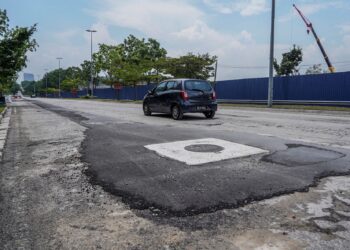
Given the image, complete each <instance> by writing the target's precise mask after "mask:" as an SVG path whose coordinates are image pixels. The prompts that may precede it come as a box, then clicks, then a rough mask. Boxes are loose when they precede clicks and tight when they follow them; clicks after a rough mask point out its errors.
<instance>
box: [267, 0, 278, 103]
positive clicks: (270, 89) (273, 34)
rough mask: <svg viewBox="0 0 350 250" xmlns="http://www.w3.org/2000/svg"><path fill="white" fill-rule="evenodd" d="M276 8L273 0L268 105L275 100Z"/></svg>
mask: <svg viewBox="0 0 350 250" xmlns="http://www.w3.org/2000/svg"><path fill="white" fill-rule="evenodd" d="M275 9H276V2H275V0H272V9H271V38H270V67H269V91H268V101H267V106H268V107H269V108H271V107H272V100H273V58H274V47H275Z"/></svg>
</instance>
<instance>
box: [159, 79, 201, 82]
mask: <svg viewBox="0 0 350 250" xmlns="http://www.w3.org/2000/svg"><path fill="white" fill-rule="evenodd" d="M188 80H196V81H206V82H207V80H202V79H194V78H169V79H166V80H163V81H162V82H165V81H182V82H183V81H188Z"/></svg>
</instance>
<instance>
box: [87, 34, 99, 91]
mask: <svg viewBox="0 0 350 250" xmlns="http://www.w3.org/2000/svg"><path fill="white" fill-rule="evenodd" d="M86 31H87V32H90V35H91V36H90V37H91V51H90V73H91V79H90V87H91V93H90V96H94V76H93V68H92V33H95V32H97V30H90V29H88V30H86Z"/></svg>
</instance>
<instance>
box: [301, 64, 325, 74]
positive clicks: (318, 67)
mask: <svg viewBox="0 0 350 250" xmlns="http://www.w3.org/2000/svg"><path fill="white" fill-rule="evenodd" d="M323 73H327V71H325V70H324V69H322V65H321V64H315V65H313V66H311V67H309V68H308V69H307V70H306V72H305V74H306V75H315V74H323Z"/></svg>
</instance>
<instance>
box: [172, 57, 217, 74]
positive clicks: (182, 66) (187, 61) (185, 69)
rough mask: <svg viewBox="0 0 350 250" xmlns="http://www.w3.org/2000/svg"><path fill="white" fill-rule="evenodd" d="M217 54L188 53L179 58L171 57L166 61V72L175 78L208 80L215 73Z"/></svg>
mask: <svg viewBox="0 0 350 250" xmlns="http://www.w3.org/2000/svg"><path fill="white" fill-rule="evenodd" d="M215 61H216V56H210V55H209V54H203V55H201V54H198V55H194V54H192V53H188V54H187V55H184V56H180V57H179V58H169V59H168V60H167V63H166V73H168V74H171V75H172V76H173V77H175V78H196V79H203V80H207V79H208V78H209V77H212V76H213V75H214V70H215V68H214V66H213V64H214V63H215Z"/></svg>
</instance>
